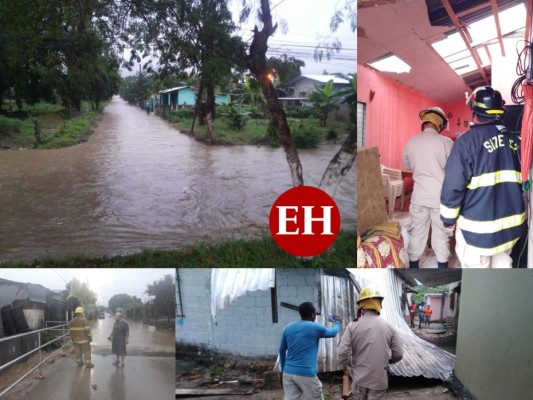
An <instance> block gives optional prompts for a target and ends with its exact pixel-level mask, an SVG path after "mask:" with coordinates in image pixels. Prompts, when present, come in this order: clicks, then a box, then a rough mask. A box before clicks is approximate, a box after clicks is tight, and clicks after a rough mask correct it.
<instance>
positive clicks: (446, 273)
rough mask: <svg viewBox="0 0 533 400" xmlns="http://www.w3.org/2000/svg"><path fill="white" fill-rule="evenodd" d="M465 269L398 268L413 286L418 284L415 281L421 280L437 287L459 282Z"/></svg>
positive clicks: (405, 279)
mask: <svg viewBox="0 0 533 400" xmlns="http://www.w3.org/2000/svg"><path fill="white" fill-rule="evenodd" d="M462 271H463V270H462V269H460V268H454V269H416V268H415V269H402V270H400V269H398V270H397V273H398V274H399V275H400V277H401V278H402V279H403V280H404V281H405V282H407V283H409V284H410V285H412V286H416V285H418V283H417V282H416V281H415V279H416V280H417V281H419V282H420V283H422V284H423V285H425V286H430V287H435V286H440V285H447V284H449V283H453V282H459V281H460V280H461V277H462V273H463V272H462Z"/></svg>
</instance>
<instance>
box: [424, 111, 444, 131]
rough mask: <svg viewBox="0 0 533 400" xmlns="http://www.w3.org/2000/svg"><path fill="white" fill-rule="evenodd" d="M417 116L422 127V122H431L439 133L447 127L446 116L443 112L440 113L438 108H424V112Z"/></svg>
mask: <svg viewBox="0 0 533 400" xmlns="http://www.w3.org/2000/svg"><path fill="white" fill-rule="evenodd" d="M418 116H419V117H420V119H421V120H422V125H424V122H431V123H432V124H433V125H435V126H436V127H437V129H438V130H439V132H442V131H443V130H444V129H446V126H447V125H448V120H447V119H446V114H444V111H442V110H441V109H440V108H439V107H429V108H426V109H425V110H422V111H420V113H419V114H418Z"/></svg>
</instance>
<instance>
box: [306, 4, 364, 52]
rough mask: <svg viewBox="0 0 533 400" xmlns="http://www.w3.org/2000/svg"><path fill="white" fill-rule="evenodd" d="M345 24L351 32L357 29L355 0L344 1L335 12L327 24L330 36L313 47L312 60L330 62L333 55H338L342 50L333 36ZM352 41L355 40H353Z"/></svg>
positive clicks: (339, 42) (340, 44) (338, 41)
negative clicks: (348, 25) (347, 24)
mask: <svg viewBox="0 0 533 400" xmlns="http://www.w3.org/2000/svg"><path fill="white" fill-rule="evenodd" d="M339 4H340V2H339ZM345 22H348V23H349V24H350V29H351V31H352V32H354V33H355V30H356V29H357V2H356V0H345V2H344V5H342V6H341V7H339V8H337V9H336V10H335V13H334V14H333V16H332V17H331V19H330V22H329V29H330V31H331V35H328V36H327V37H325V38H324V39H323V40H321V41H320V42H319V43H318V44H317V45H316V47H315V53H314V58H315V60H316V61H321V60H322V59H323V58H326V59H327V60H330V59H331V58H332V57H333V56H334V54H335V53H338V52H339V51H340V50H341V49H342V43H341V41H340V40H339V39H338V38H336V37H335V36H334V34H335V32H337V30H338V29H339V26H340V25H341V24H343V23H345ZM354 40H356V39H355V38H354Z"/></svg>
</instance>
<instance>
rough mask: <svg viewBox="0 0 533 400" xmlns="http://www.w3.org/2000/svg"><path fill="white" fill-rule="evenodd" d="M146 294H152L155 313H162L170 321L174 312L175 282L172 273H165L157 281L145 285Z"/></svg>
mask: <svg viewBox="0 0 533 400" xmlns="http://www.w3.org/2000/svg"><path fill="white" fill-rule="evenodd" d="M146 294H147V295H149V296H154V299H153V300H152V302H151V303H152V304H153V309H154V311H156V312H157V314H156V315H162V316H165V317H166V318H167V322H170V319H171V318H174V316H175V314H176V283H175V281H174V277H173V276H172V275H165V276H164V277H163V278H161V279H159V280H158V281H154V282H153V283H152V284H148V285H147V286H146Z"/></svg>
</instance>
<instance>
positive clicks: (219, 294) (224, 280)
mask: <svg viewBox="0 0 533 400" xmlns="http://www.w3.org/2000/svg"><path fill="white" fill-rule="evenodd" d="M275 277H276V272H275V269H274V268H213V269H212V270H211V314H212V315H213V318H216V316H217V311H218V310H221V309H223V308H224V307H227V306H229V305H230V304H231V303H232V302H233V301H234V300H235V299H237V298H239V297H240V296H242V295H243V294H245V293H246V292H248V291H250V292H251V291H255V290H268V289H270V288H273V287H274V285H275Z"/></svg>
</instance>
